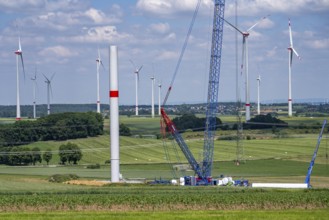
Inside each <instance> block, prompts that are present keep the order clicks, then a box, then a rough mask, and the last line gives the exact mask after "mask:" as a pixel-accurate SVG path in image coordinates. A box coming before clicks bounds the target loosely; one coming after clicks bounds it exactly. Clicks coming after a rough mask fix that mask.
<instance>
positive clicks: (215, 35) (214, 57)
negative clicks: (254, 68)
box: [161, 0, 225, 184]
mask: <svg viewBox="0 0 329 220" xmlns="http://www.w3.org/2000/svg"><path fill="white" fill-rule="evenodd" d="M224 9H225V0H215V7H214V18H213V31H212V44H211V58H210V69H209V84H208V98H207V111H206V125H205V133H204V151H203V161H202V162H201V163H200V164H199V163H197V161H196V160H195V158H194V156H193V154H192V153H191V151H190V150H189V148H188V146H187V144H186V143H185V141H184V139H183V138H182V136H181V135H180V134H179V132H178V130H177V129H176V127H175V125H174V124H173V122H172V121H171V120H170V118H169V117H168V115H167V114H166V112H165V110H164V107H162V109H161V115H162V122H161V123H162V125H166V127H167V129H168V130H169V132H170V133H171V135H172V136H173V137H174V139H175V141H176V142H177V144H178V146H179V147H180V149H181V150H182V152H183V154H184V155H185V157H186V159H187V160H188V162H189V164H190V165H191V167H192V169H193V170H194V171H195V173H196V175H197V176H198V180H197V181H198V182H199V183H200V184H210V181H211V170H212V163H213V154H214V138H215V131H216V113H217V108H218V90H219V77H220V66H221V65H220V64H221V54H222V40H223V26H224V19H223V18H224ZM175 74H176V73H175ZM171 88H172V84H171V85H170V87H169V89H168V93H167V95H166V98H165V101H164V103H165V102H166V100H167V98H168V94H169V92H170V91H171ZM163 106H164V105H163ZM162 127H163V126H162Z"/></svg>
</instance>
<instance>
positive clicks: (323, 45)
mask: <svg viewBox="0 0 329 220" xmlns="http://www.w3.org/2000/svg"><path fill="white" fill-rule="evenodd" d="M307 45H308V46H309V47H311V48H313V49H329V38H326V39H320V40H312V41H307Z"/></svg>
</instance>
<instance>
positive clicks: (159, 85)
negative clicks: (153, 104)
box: [158, 82, 162, 115]
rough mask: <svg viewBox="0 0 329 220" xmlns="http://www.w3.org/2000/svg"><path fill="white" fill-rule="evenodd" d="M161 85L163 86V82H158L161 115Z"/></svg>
mask: <svg viewBox="0 0 329 220" xmlns="http://www.w3.org/2000/svg"><path fill="white" fill-rule="evenodd" d="M161 87H162V85H161V82H159V84H158V88H159V90H158V91H159V100H158V103H159V104H158V105H159V115H161Z"/></svg>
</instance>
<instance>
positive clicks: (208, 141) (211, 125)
mask: <svg viewBox="0 0 329 220" xmlns="http://www.w3.org/2000/svg"><path fill="white" fill-rule="evenodd" d="M224 9H225V0H216V1H215V9H214V20H213V32H212V43H211V57H210V68H209V84H208V99H207V112H206V126H205V127H206V128H205V133H204V147H203V162H202V172H203V175H204V176H211V169H212V162H213V154H214V138H215V131H216V113H217V107H218V89H219V76H220V63H221V58H222V56H221V54H222V41H223V26H224V19H223V18H224Z"/></svg>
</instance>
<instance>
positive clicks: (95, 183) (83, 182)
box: [64, 180, 110, 186]
mask: <svg viewBox="0 0 329 220" xmlns="http://www.w3.org/2000/svg"><path fill="white" fill-rule="evenodd" d="M64 183H66V184H72V185H86V186H103V185H105V184H109V183H110V181H104V180H103V181H102V180H69V181H66V182H64Z"/></svg>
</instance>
